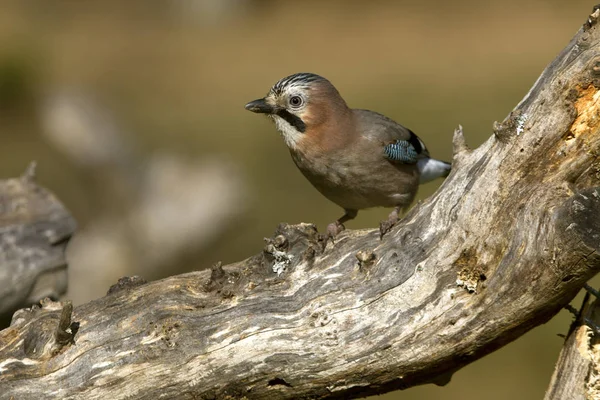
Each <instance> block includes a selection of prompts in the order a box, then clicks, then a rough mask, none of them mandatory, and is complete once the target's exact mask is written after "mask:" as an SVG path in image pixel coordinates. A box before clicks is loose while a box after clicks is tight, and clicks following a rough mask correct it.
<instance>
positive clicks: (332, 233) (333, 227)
mask: <svg viewBox="0 0 600 400" xmlns="http://www.w3.org/2000/svg"><path fill="white" fill-rule="evenodd" d="M344 229H346V227H345V226H344V224H342V223H341V222H339V221H335V222H332V223H331V224H329V225H327V239H329V240H331V242H332V243H333V242H334V241H335V238H336V236H337V235H338V234H339V233H340V232H342V231H343V230H344Z"/></svg>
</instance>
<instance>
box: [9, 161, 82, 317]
mask: <svg viewBox="0 0 600 400" xmlns="http://www.w3.org/2000/svg"><path fill="white" fill-rule="evenodd" d="M74 230H75V220H74V219H73V217H72V216H71V214H70V213H69V212H68V211H67V210H66V209H65V207H64V206H63V205H62V204H61V203H60V202H59V201H58V200H57V199H56V197H55V196H54V195H52V194H51V193H50V192H48V191H47V190H45V189H44V188H42V187H40V186H38V185H37V184H36V183H35V164H31V165H30V166H29V168H28V169H27V171H25V173H24V174H23V175H22V176H21V177H20V178H15V179H8V180H3V181H0V328H1V327H6V326H8V322H7V323H3V321H4V320H6V319H7V318H8V321H10V316H11V315H12V314H13V313H14V312H15V311H16V310H18V309H19V308H23V307H28V306H31V305H32V304H35V303H38V302H39V301H40V300H41V299H43V298H45V297H51V298H54V299H58V298H59V297H60V296H61V295H63V294H64V293H65V292H66V290H67V262H66V260H65V247H66V245H67V242H68V241H69V238H70V237H71V235H72V234H73V232H74Z"/></svg>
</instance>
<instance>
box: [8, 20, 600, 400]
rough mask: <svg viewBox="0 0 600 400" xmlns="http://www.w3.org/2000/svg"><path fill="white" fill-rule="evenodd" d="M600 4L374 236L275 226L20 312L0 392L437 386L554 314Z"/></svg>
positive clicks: (584, 145)
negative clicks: (89, 295)
mask: <svg viewBox="0 0 600 400" xmlns="http://www.w3.org/2000/svg"><path fill="white" fill-rule="evenodd" d="M599 13H600V12H599V11H595V12H594V13H593V14H592V15H591V16H589V20H588V21H587V22H586V23H585V25H584V26H583V28H582V29H581V30H580V31H579V32H578V33H577V35H576V36H575V37H574V38H573V40H572V41H571V42H570V43H569V44H568V46H567V47H566V48H565V49H564V50H563V51H562V52H561V53H560V54H559V55H558V56H557V58H556V59H555V60H554V61H553V62H552V63H551V64H550V65H549V66H548V67H547V69H546V70H545V71H544V72H543V74H542V76H541V77H540V78H539V80H538V81H537V82H536V83H535V85H534V86H533V88H532V89H531V91H530V92H529V93H528V94H527V96H526V97H525V98H524V99H523V100H522V102H521V103H520V104H519V105H517V107H516V108H515V109H514V110H513V112H511V114H510V115H509V116H508V117H507V118H506V119H505V120H504V121H503V122H502V123H497V124H495V126H494V134H493V135H492V136H491V137H490V138H489V140H487V141H486V142H485V143H484V144H483V145H482V146H480V147H479V148H477V149H475V150H469V149H468V148H467V147H466V145H465V141H464V138H463V133H462V130H461V129H459V130H457V131H456V132H455V135H454V170H453V172H452V174H451V175H450V176H449V177H448V179H446V181H445V182H444V183H443V184H442V186H441V188H440V190H438V192H437V193H436V194H435V195H434V196H432V197H431V198H429V199H428V200H427V201H425V202H423V203H422V204H418V205H417V206H415V207H414V208H413V209H412V211H411V212H409V213H408V214H407V215H406V216H405V217H404V218H403V220H402V222H401V223H400V224H399V225H398V226H397V227H396V228H395V229H394V230H393V231H392V232H391V233H390V234H388V235H386V236H385V237H384V238H383V240H379V235H378V231H377V230H375V229H372V230H363V231H347V232H345V233H343V234H342V235H341V236H340V237H339V238H338V240H337V241H336V242H335V243H334V244H332V243H328V244H327V246H326V247H325V248H324V249H323V247H322V245H323V243H322V242H320V241H319V240H318V234H317V231H316V230H315V227H314V226H313V225H309V224H301V225H295V226H290V225H282V226H280V228H279V229H278V230H277V232H276V233H275V235H274V237H273V238H272V239H270V240H268V243H267V245H266V247H265V250H264V251H263V252H261V253H260V254H258V255H256V256H254V257H252V258H249V259H247V260H244V261H241V262H239V263H235V264H232V265H228V266H224V267H222V266H220V265H215V266H214V267H213V268H212V270H210V271H202V272H196V273H189V274H185V275H180V276H174V277H171V278H168V279H165V280H162V281H158V282H153V283H146V284H144V283H143V281H139V280H136V279H130V280H127V279H124V280H122V281H121V282H120V283H119V284H118V285H115V286H114V287H113V288H112V289H111V292H110V293H109V294H108V295H107V296H106V297H103V298H101V299H98V300H95V301H93V302H90V303H88V304H84V305H82V306H79V307H76V308H75V309H74V310H73V312H72V315H71V313H70V312H69V311H70V305H69V304H66V305H62V304H60V303H52V302H46V303H45V305H44V306H43V307H42V308H41V309H35V310H30V311H28V310H25V311H20V312H19V313H18V314H16V315H15V318H14V320H13V324H12V326H11V327H10V328H8V329H6V330H4V331H2V332H1V333H0V394H1V396H3V397H4V398H11V396H12V397H14V398H15V399H38V398H45V399H54V398H55V399H124V398H141V399H155V398H168V399H172V398H177V399H203V398H204V399H213V398H248V399H274V398H350V397H357V396H365V395H367V394H374V393H382V392H386V391H391V390H394V389H400V388H407V387H410V386H414V385H418V384H423V383H427V382H434V383H436V384H440V385H443V384H445V383H446V382H448V381H449V379H450V377H451V376H452V373H453V372H454V371H456V370H457V369H459V368H461V367H462V366H464V365H466V364H468V363H470V362H472V361H474V360H476V359H478V358H480V357H482V356H484V355H486V354H488V353H490V352H492V351H494V350H496V349H497V348H499V347H501V346H503V345H504V344H506V343H508V342H510V341H511V340H514V339H515V338H517V337H519V336H520V335H522V334H523V333H525V332H527V331H528V330H530V329H531V328H533V327H535V326H537V325H539V324H542V323H544V322H546V321H548V320H549V319H550V318H552V316H553V315H555V314H556V313H557V312H558V311H559V310H560V309H561V308H562V307H563V306H565V305H566V304H568V303H569V301H570V300H571V299H572V298H573V297H574V296H575V294H576V293H577V292H578V291H579V290H580V288H581V287H582V285H583V284H584V283H585V282H586V281H587V280H588V279H589V278H591V277H592V276H593V275H595V274H596V273H597V272H598V271H599V270H600V188H599V187H600V159H599V157H598V156H599V154H600V132H599V125H598V124H599V123H600V100H599V97H600V89H599V88H600V80H599V77H600V30H599V28H598V27H597V20H598V16H599ZM274 271H277V273H276V272H274ZM64 307H66V309H65V308H64ZM61 310H62V311H61ZM77 324H79V330H77V328H78V326H77Z"/></svg>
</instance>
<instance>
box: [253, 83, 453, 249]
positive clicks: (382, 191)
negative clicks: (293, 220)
mask: <svg viewBox="0 0 600 400" xmlns="http://www.w3.org/2000/svg"><path fill="white" fill-rule="evenodd" d="M245 108H246V109H247V110H249V111H252V112H255V113H262V114H266V115H268V116H269V117H270V118H271V119H272V120H273V121H274V122H275V126H276V128H277V130H278V131H279V133H280V134H281V136H282V137H283V140H284V141H285V144H286V145H287V147H288V148H289V151H290V154H291V156H292V160H293V161H294V163H295V164H296V166H297V167H298V168H299V169H300V171H301V172H302V174H304V176H305V177H306V178H307V179H308V180H309V181H310V182H311V183H312V185H313V186H314V187H315V188H316V189H317V190H318V191H319V192H321V194H323V195H324V196H325V197H327V198H328V199H329V200H331V201H332V202H334V203H335V204H337V205H339V206H340V207H342V208H343V209H344V211H345V213H344V215H343V216H342V217H340V218H339V219H338V220H336V221H335V222H333V223H331V224H329V225H328V227H327V234H328V236H329V237H330V238H332V239H333V238H335V236H336V235H338V234H339V233H340V232H341V231H343V230H344V223H345V222H347V221H349V220H351V219H353V218H355V217H356V215H357V214H358V210H362V209H366V208H371V207H394V210H393V211H392V212H391V213H390V215H389V217H388V219H387V220H386V221H383V222H381V224H380V226H379V228H380V234H381V237H383V235H385V233H386V232H388V231H389V230H390V229H391V228H392V227H393V226H394V225H395V224H396V223H397V222H398V219H399V213H400V210H401V209H407V208H408V206H409V205H410V203H411V202H412V201H413V199H414V198H415V195H416V194H417V189H418V186H419V184H420V183H425V182H429V181H431V180H433V179H436V178H439V177H446V176H448V174H449V173H450V168H451V166H450V164H449V163H447V162H444V161H440V160H435V159H433V158H430V157H429V152H428V151H427V148H426V147H425V144H424V143H423V141H422V140H421V139H419V137H418V136H417V135H415V134H414V133H413V132H412V131H411V130H410V129H408V128H405V127H404V126H402V125H400V124H398V123H396V122H395V121H393V120H391V119H389V118H387V117H385V116H384V115H381V114H378V113H376V112H373V111H369V110H360V109H352V108H349V107H348V105H347V104H346V102H345V101H344V99H343V98H342V97H341V95H340V94H339V92H338V91H337V89H336V88H335V87H334V86H333V85H332V84H331V82H329V81H328V80H327V79H325V78H323V77H321V76H319V75H316V74H311V73H298V74H294V75H291V76H288V77H285V78H283V79H281V80H280V81H279V82H277V83H276V84H275V85H274V86H273V87H272V88H271V90H270V91H269V93H268V94H267V96H266V97H264V98H262V99H258V100H254V101H251V102H250V103H248V104H246V107H245Z"/></svg>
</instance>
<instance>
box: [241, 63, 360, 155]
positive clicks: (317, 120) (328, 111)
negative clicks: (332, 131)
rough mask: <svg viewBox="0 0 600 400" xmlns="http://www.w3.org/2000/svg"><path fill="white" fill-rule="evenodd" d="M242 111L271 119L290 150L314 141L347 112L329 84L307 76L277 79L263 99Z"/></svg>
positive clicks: (300, 74) (319, 78) (303, 74)
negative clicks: (310, 140)
mask: <svg viewBox="0 0 600 400" xmlns="http://www.w3.org/2000/svg"><path fill="white" fill-rule="evenodd" d="M246 110H249V111H252V112H255V113H262V114H267V115H268V116H269V117H270V118H271V119H273V121H274V122H275V125H276V127H277V130H278V131H279V133H281V135H282V136H283V139H284V140H285V143H286V144H287V145H288V147H289V148H291V149H296V148H297V146H299V145H300V143H301V142H303V141H305V140H306V138H307V137H312V138H313V140H314V139H316V138H318V137H320V136H322V135H323V134H324V133H325V132H326V131H327V130H329V128H331V127H332V126H334V125H336V123H337V122H338V121H339V119H340V118H343V117H345V115H346V113H347V112H348V111H349V109H348V107H347V105H346V103H345V102H344V100H343V99H342V97H341V96H340V94H339V93H338V91H337V89H336V88H335V87H334V86H333V85H332V84H331V82H329V81H328V80H327V79H325V78H323V77H322V76H319V75H316V74H311V73H298V74H294V75H290V76H288V77H285V78H283V79H281V80H280V81H279V82H277V83H276V84H275V85H273V87H272V88H271V90H269V93H268V94H267V95H266V96H265V97H263V98H262V99H258V100H254V101H251V102H250V103H248V104H246ZM337 126H338V127H339V124H337Z"/></svg>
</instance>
